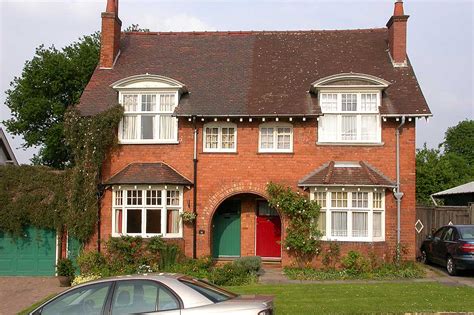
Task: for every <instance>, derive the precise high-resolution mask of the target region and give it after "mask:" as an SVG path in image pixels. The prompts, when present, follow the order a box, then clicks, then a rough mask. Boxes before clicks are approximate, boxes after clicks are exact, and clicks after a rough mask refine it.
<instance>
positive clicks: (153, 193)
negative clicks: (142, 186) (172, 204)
mask: <svg viewBox="0 0 474 315" xmlns="http://www.w3.org/2000/svg"><path fill="white" fill-rule="evenodd" d="M146 204H147V205H149V206H159V205H161V190H147V191H146Z"/></svg>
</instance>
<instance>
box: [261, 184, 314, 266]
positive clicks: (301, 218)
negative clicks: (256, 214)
mask: <svg viewBox="0 0 474 315" xmlns="http://www.w3.org/2000/svg"><path fill="white" fill-rule="evenodd" d="M267 192H268V195H269V196H270V198H269V200H268V203H269V204H270V206H271V207H273V208H275V209H278V210H279V211H280V212H281V213H282V214H283V215H284V216H285V217H286V218H288V225H287V227H286V231H285V232H286V236H285V239H284V241H283V245H284V246H285V247H286V249H287V250H288V251H289V252H290V253H292V254H293V255H294V256H295V258H296V260H297V263H298V265H300V267H304V265H305V264H306V263H309V262H310V261H311V260H312V258H313V257H314V256H316V255H318V254H319V252H320V242H319V238H320V237H321V232H320V231H319V230H318V227H317V222H318V217H319V210H320V207H319V205H318V204H317V203H316V202H314V201H311V200H308V199H307V197H306V196H305V195H303V194H300V193H299V192H294V191H293V190H291V188H289V187H284V186H281V185H278V184H275V183H269V184H268V185H267Z"/></svg>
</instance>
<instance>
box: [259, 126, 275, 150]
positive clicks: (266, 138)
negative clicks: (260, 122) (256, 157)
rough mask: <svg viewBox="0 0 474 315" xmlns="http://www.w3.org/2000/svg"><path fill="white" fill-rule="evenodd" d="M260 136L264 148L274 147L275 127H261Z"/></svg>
mask: <svg viewBox="0 0 474 315" xmlns="http://www.w3.org/2000/svg"><path fill="white" fill-rule="evenodd" d="M260 137H261V139H260V147H261V148H262V149H273V128H261V129H260Z"/></svg>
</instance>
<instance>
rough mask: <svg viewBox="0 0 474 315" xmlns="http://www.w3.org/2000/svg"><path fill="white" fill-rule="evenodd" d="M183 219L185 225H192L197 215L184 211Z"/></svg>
mask: <svg viewBox="0 0 474 315" xmlns="http://www.w3.org/2000/svg"><path fill="white" fill-rule="evenodd" d="M181 218H182V219H183V222H184V223H191V222H194V220H196V214H195V213H194V212H189V211H184V212H183V213H181Z"/></svg>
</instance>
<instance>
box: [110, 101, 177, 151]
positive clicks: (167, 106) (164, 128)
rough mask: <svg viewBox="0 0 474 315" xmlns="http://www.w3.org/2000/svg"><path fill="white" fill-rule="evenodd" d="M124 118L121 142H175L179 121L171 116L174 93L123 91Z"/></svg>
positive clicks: (120, 129)
mask: <svg viewBox="0 0 474 315" xmlns="http://www.w3.org/2000/svg"><path fill="white" fill-rule="evenodd" d="M120 98H121V101H120V103H121V104H122V105H123V108H124V117H123V119H122V122H121V123H120V126H119V140H120V142H121V143H176V142H177V141H178V120H177V118H176V117H172V114H173V111H174V109H175V107H176V105H177V104H178V93H177V92H159V93H158V92H143V93H135V92H133V93H132V92H122V93H121V94H120Z"/></svg>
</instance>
